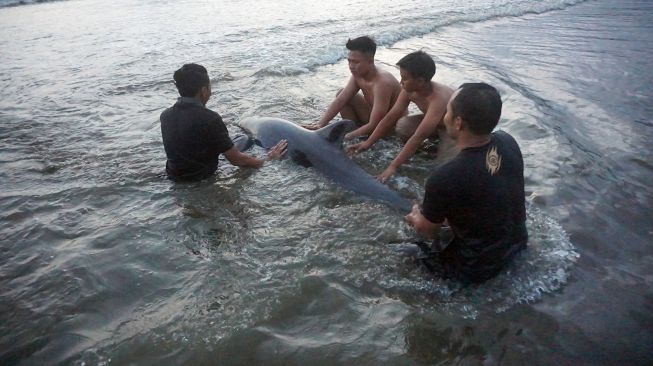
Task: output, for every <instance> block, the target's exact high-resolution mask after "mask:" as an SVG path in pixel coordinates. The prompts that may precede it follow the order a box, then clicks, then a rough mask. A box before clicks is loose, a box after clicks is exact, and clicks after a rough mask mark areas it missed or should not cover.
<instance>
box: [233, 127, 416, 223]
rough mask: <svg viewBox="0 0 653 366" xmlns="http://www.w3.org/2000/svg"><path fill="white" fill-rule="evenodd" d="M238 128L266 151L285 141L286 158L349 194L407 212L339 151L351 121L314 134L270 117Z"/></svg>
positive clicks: (400, 201)
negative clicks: (315, 171)
mask: <svg viewBox="0 0 653 366" xmlns="http://www.w3.org/2000/svg"><path fill="white" fill-rule="evenodd" d="M239 125H240V127H241V128H243V129H244V130H245V131H248V132H249V133H250V134H251V135H252V136H253V137H254V142H255V143H256V144H257V145H259V146H261V147H263V148H266V149H269V148H271V147H273V146H274V145H275V144H276V143H277V142H279V140H281V139H285V140H287V141H288V150H287V152H286V156H289V157H290V158H291V159H292V160H293V161H294V162H296V163H298V164H299V165H302V166H304V167H313V168H314V169H316V170H318V171H319V172H320V173H322V174H324V175H326V176H327V177H329V178H331V179H332V180H333V181H334V182H336V183H338V184H339V185H341V186H342V187H344V188H346V189H348V190H350V191H352V192H355V193H358V194H361V195H364V196H366V197H369V198H371V199H373V200H376V201H380V202H383V203H385V204H387V205H389V206H390V207H393V208H395V209H398V210H401V211H404V212H409V211H410V210H411V203H410V202H409V201H408V200H407V199H405V198H403V197H401V196H400V195H399V194H397V192H395V191H393V190H391V189H390V188H388V187H387V186H385V185H384V184H382V183H380V182H379V181H378V180H376V178H375V177H373V176H372V175H370V174H369V173H367V172H366V171H365V170H363V169H362V168H361V167H360V166H358V165H357V164H356V163H355V162H354V161H353V160H351V159H350V158H349V156H347V154H345V152H344V151H343V150H342V141H343V138H344V136H345V134H346V133H347V132H349V131H352V130H353V129H354V128H355V123H354V122H353V121H350V120H341V121H338V122H335V123H331V124H329V125H327V126H326V127H323V128H321V129H319V130H317V131H311V130H308V129H305V128H303V127H300V126H298V125H296V124H294V123H292V122H290V121H286V120H284V119H281V118H273V117H252V118H245V119H243V120H242V121H241V122H240V123H239Z"/></svg>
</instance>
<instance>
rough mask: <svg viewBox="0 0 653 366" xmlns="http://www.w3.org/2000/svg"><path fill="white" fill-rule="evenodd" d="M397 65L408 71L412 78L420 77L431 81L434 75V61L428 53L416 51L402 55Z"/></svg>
mask: <svg viewBox="0 0 653 366" xmlns="http://www.w3.org/2000/svg"><path fill="white" fill-rule="evenodd" d="M397 66H399V67H401V68H402V69H404V70H406V71H408V73H409V74H410V76H412V77H413V78H422V79H424V80H425V81H431V79H432V78H433V75H435V62H433V59H432V58H431V56H429V54H428V53H426V52H424V51H416V52H413V53H409V54H407V55H406V56H404V57H402V59H401V60H399V62H397Z"/></svg>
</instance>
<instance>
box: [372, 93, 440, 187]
mask: <svg viewBox="0 0 653 366" xmlns="http://www.w3.org/2000/svg"><path fill="white" fill-rule="evenodd" d="M445 111H446V107H444V108H443V107H442V106H439V105H438V106H429V109H428V110H427V111H426V114H425V115H424V118H422V121H421V122H420V123H419V126H417V129H416V130H415V133H414V134H413V135H412V136H411V137H410V138H409V139H408V141H406V145H404V147H403V148H402V149H401V151H400V152H399V154H398V155H397V156H396V157H395V158H394V160H392V162H391V163H390V165H389V166H388V167H387V168H386V169H385V170H384V171H383V173H381V175H379V177H378V179H379V180H380V181H381V182H385V181H386V180H387V179H388V178H390V177H391V176H392V175H393V174H394V173H395V172H396V171H397V169H398V168H399V167H400V166H401V165H402V164H403V163H405V162H406V161H408V159H410V158H411V157H412V156H413V155H415V152H416V151H417V149H418V148H419V147H420V145H421V144H422V142H424V140H426V139H427V138H429V136H432V135H433V134H434V133H435V131H436V130H437V129H438V123H440V121H441V120H442V116H443V115H444V112H445Z"/></svg>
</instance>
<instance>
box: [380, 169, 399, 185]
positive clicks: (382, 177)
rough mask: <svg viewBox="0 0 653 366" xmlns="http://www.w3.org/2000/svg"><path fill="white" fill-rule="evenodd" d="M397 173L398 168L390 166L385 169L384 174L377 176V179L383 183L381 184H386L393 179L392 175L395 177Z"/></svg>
mask: <svg viewBox="0 0 653 366" xmlns="http://www.w3.org/2000/svg"><path fill="white" fill-rule="evenodd" d="M396 171H397V168H395V167H394V166H392V165H390V166H388V167H387V168H385V170H384V171H383V173H381V174H379V176H377V177H376V179H377V180H378V181H379V182H381V183H385V181H386V180H388V178H390V177H392V175H393V174H394V173H395V172H396Z"/></svg>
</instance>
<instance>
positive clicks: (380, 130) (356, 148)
mask: <svg viewBox="0 0 653 366" xmlns="http://www.w3.org/2000/svg"><path fill="white" fill-rule="evenodd" d="M408 104H410V100H409V99H408V93H406V92H405V91H404V90H402V91H401V93H399V97H398V98H397V101H396V102H395V104H394V105H393V106H392V109H390V111H389V112H388V114H386V115H385V117H383V119H382V120H381V121H379V124H378V125H377V126H376V128H375V129H374V132H372V134H371V135H370V136H369V137H368V138H367V140H365V141H363V142H360V143H358V144H354V145H352V146H350V147H349V148H348V149H347V151H348V152H349V153H350V154H357V153H359V152H362V151H365V150H367V149H369V148H370V146H372V145H373V144H374V143H375V142H376V141H378V140H379V139H381V138H383V137H385V136H387V135H388V134H389V133H390V132H391V131H392V128H393V127H394V126H395V124H396V123H397V120H398V119H399V118H400V117H401V116H403V114H404V111H406V109H407V108H408Z"/></svg>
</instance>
